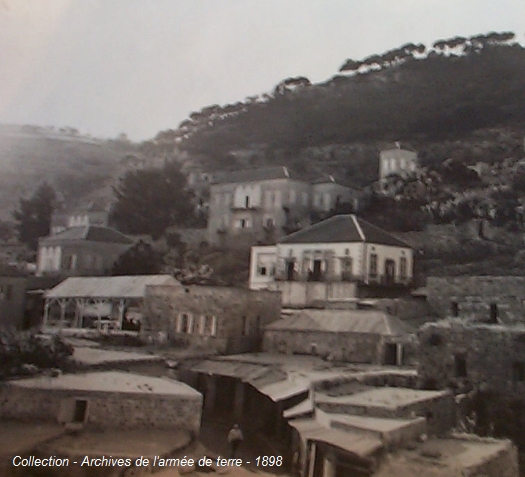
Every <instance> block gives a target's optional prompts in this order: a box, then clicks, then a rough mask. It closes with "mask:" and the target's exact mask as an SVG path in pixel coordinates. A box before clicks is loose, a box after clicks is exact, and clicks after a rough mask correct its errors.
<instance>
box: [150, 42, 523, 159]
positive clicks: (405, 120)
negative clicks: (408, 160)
mask: <svg viewBox="0 0 525 477" xmlns="http://www.w3.org/2000/svg"><path fill="white" fill-rule="evenodd" d="M342 63H343V66H342V67H341V70H340V71H339V73H338V74H336V75H335V76H334V77H332V78H331V79H330V80H328V81H326V82H324V83H319V84H311V83H310V81H309V80H308V79H307V78H304V77H298V78H288V79H286V80H283V81H282V82H281V83H280V84H278V85H277V86H276V87H275V89H274V91H273V92H271V93H270V94H263V95H260V96H254V97H250V98H247V99H246V100H244V101H242V102H238V103H235V104H231V105H226V106H218V105H212V106H208V107H205V108H203V109H202V110H201V111H199V112H195V113H192V114H191V115H190V117H189V118H188V119H187V120H185V121H184V122H182V123H181V124H180V126H179V127H178V128H177V129H174V130H168V131H163V132H161V133H159V134H158V135H157V137H156V138H155V139H153V140H152V141H148V142H146V143H144V144H143V149H144V150H145V151H148V150H149V151H155V150H165V149H166V146H167V145H168V144H169V143H172V144H178V146H179V148H181V149H182V150H185V151H187V152H188V153H189V155H190V157H199V158H200V159H201V161H202V160H203V161H204V162H205V163H206V164H207V165H208V166H209V167H221V166H228V165H232V166H233V164H231V161H232V160H234V155H233V156H232V153H234V152H235V151H239V150H243V151H246V150H256V151H259V153H260V154H259V160H260V161H262V162H266V163H272V162H283V160H284V161H285V162H286V161H288V162H290V161H293V160H295V161H296V162H297V161H299V162H301V160H300V159H298V156H299V155H300V154H301V152H302V151H304V150H306V149H308V148H312V147H314V148H323V147H327V146H329V145H334V144H339V145H349V144H354V145H356V144H357V145H358V147H357V149H356V150H355V151H354V156H356V155H357V156H359V155H360V154H361V156H363V155H364V156H369V153H367V151H366V148H367V146H369V145H371V144H372V145H374V146H375V145H376V144H377V143H378V142H379V143H380V142H385V141H393V140H400V141H402V142H403V141H404V142H405V143H406V142H407V141H408V142H409V143H411V144H412V145H413V146H414V147H416V148H419V149H420V151H421V150H423V156H425V154H426V151H425V150H424V149H425V148H426V147H427V145H429V144H432V143H442V142H444V141H448V142H454V141H456V140H457V139H462V138H465V137H468V136H469V135H471V134H473V132H475V131H478V130H480V129H486V130H489V129H490V130H493V129H494V128H502V127H503V128H506V129H507V132H508V134H510V136H512V141H511V142H510V143H509V145H508V148H510V149H512V148H514V147H515V146H516V139H517V137H519V136H520V135H521V134H522V133H523V125H524V124H525V49H524V48H523V47H521V46H520V45H519V44H518V43H516V42H514V35H513V34H512V33H491V34H488V35H478V36H476V37H471V38H462V37H456V38H452V39H450V40H439V41H437V42H435V43H434V45H433V46H432V47H429V48H427V47H425V46H424V45H421V44H419V45H414V44H407V45H404V46H402V47H400V48H397V49H394V50H390V51H388V52H386V53H384V54H382V55H373V56H371V57H369V58H366V59H364V60H360V61H356V60H346V61H344V62H342ZM492 132H493V131H492ZM363 151H364V152H363ZM374 154H376V151H374ZM502 154H503V155H505V154H508V151H503V152H502ZM350 155H351V154H350ZM376 157H377V156H376ZM294 158H295V159H294ZM325 159H328V160H329V161H332V163H333V159H334V157H333V154H332V157H330V154H328V157H327V156H326V155H325ZM434 159H435V158H432V157H430V158H429V160H430V161H432V160H434ZM442 159H446V157H443V158H442ZM344 161H345V162H347V161H346V159H344ZM338 162H339V163H338ZM340 162H341V161H337V160H336V165H338V166H340V165H341V164H340ZM289 165H292V166H293V165H294V164H289ZM296 165H297V164H296ZM299 165H300V164H299Z"/></svg>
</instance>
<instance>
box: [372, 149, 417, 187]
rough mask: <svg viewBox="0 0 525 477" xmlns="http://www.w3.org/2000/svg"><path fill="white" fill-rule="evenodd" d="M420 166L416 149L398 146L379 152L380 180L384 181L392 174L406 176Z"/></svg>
mask: <svg viewBox="0 0 525 477" xmlns="http://www.w3.org/2000/svg"><path fill="white" fill-rule="evenodd" d="M417 168H418V157H417V153H416V152H414V151H409V150H408V149H401V146H400V145H399V143H396V147H393V148H389V149H384V150H383V151H381V152H380V153H379V180H380V181H383V180H384V179H386V178H387V177H388V176H390V175H400V176H405V175H407V174H410V173H413V172H415V171H416V170H417Z"/></svg>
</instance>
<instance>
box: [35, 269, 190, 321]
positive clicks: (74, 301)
mask: <svg viewBox="0 0 525 477" xmlns="http://www.w3.org/2000/svg"><path fill="white" fill-rule="evenodd" d="M149 285H173V286H180V284H179V282H178V281H177V280H175V279H174V278H173V277H172V276H171V275H137V276H120V277H71V278H67V279H66V280H64V281H63V282H62V283H60V284H59V285H57V286H56V287H55V288H53V289H51V290H49V291H48V292H47V293H46V294H45V304H44V316H43V326H44V327H53V328H60V329H62V328H88V329H97V330H100V331H109V330H130V331H138V330H139V329H140V323H141V320H142V317H143V303H144V297H145V294H146V287H147V286H149Z"/></svg>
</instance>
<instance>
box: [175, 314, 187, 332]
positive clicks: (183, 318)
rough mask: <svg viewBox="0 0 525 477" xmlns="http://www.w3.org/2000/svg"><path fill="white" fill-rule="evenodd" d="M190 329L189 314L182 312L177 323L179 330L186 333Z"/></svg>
mask: <svg viewBox="0 0 525 477" xmlns="http://www.w3.org/2000/svg"><path fill="white" fill-rule="evenodd" d="M187 329H188V315H187V314H186V313H181V314H180V315H179V322H178V323H177V332H178V333H186V330H187Z"/></svg>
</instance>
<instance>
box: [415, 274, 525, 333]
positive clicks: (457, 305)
mask: <svg viewBox="0 0 525 477" xmlns="http://www.w3.org/2000/svg"><path fill="white" fill-rule="evenodd" d="M425 288H426V293H427V300H428V303H429V305H430V307H431V308H432V309H433V310H434V312H435V313H436V314H437V315H438V316H440V317H442V318H445V317H463V318H470V319H476V320H478V321H485V322H490V323H506V324H509V323H518V322H523V321H525V277H519V276H516V277H513V276H508V277H493V276H480V277H476V276H461V277H428V278H427V282H426V287H425Z"/></svg>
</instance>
